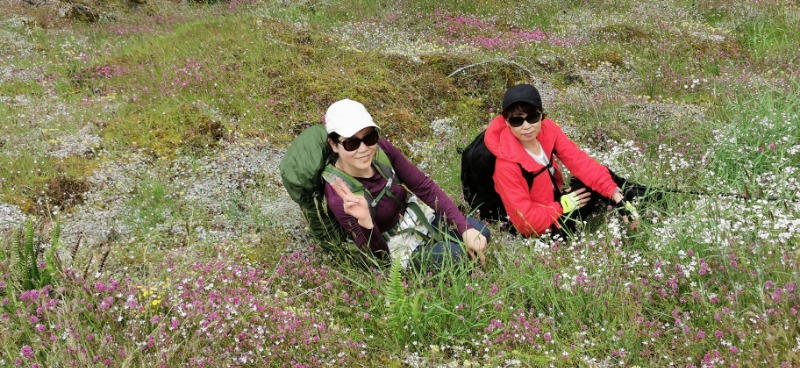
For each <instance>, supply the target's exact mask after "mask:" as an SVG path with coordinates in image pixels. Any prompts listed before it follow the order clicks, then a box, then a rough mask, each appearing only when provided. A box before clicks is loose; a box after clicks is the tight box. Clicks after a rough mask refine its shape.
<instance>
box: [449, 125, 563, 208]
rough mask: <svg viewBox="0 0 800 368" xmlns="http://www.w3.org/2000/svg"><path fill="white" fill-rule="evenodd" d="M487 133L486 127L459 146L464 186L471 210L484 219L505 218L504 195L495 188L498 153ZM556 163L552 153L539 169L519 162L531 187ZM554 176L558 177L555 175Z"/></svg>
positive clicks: (523, 174) (462, 183) (462, 184)
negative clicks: (487, 140)
mask: <svg viewBox="0 0 800 368" xmlns="http://www.w3.org/2000/svg"><path fill="white" fill-rule="evenodd" d="M485 134H486V131H485V130H484V131H482V132H481V133H480V134H478V136H477V137H475V139H474V140H472V142H471V143H470V144H469V145H468V146H467V147H466V148H464V149H461V150H459V152H460V153H461V187H462V190H463V192H464V199H465V200H466V201H467V203H468V204H469V207H470V210H471V211H473V212H478V213H479V214H480V219H482V220H487V221H503V220H505V219H506V218H507V217H508V215H507V214H506V210H505V207H504V206H503V201H502V200H501V199H500V195H499V194H497V191H495V189H494V167H495V161H496V160H497V157H495V155H494V154H493V153H492V152H491V151H489V149H488V148H487V147H486V143H484V135H485ZM553 153H555V151H553ZM552 165H553V156H552V154H551V155H550V164H549V165H547V166H546V167H544V168H542V169H541V170H539V171H537V172H535V173H532V172H530V171H527V170H525V169H524V168H522V165H521V164H519V169H520V170H521V171H522V176H523V177H524V178H525V181H526V182H527V183H528V190H530V189H531V187H532V186H533V179H534V178H535V177H537V176H539V174H541V173H543V172H545V171H548V169H549V168H550V167H552ZM548 173H549V171H548ZM550 179H551V180H554V179H553V177H552V175H551V176H550Z"/></svg>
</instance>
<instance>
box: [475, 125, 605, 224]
mask: <svg viewBox="0 0 800 368" xmlns="http://www.w3.org/2000/svg"><path fill="white" fill-rule="evenodd" d="M536 138H537V139H538V140H539V143H541V145H542V149H543V150H544V152H545V155H547V157H548V158H550V157H553V167H555V174H554V175H553V176H554V179H555V181H556V184H557V186H558V187H559V188H560V187H562V186H563V185H564V180H563V178H562V176H561V171H560V170H559V167H558V165H557V164H556V159H555V157H554V156H551V153H552V152H553V150H555V152H556V153H555V156H558V161H560V162H561V163H562V164H563V165H564V166H566V167H567V169H569V171H570V172H571V173H572V175H573V176H575V177H577V178H578V179H580V180H581V181H582V182H583V183H584V184H586V185H587V186H588V187H589V188H591V189H592V190H594V191H595V192H598V193H599V194H600V195H602V196H605V197H607V198H611V196H612V195H613V194H614V191H615V190H616V189H617V184H616V183H614V180H613V179H611V174H610V173H609V172H608V168H606V167H605V166H603V165H601V164H599V163H598V162H597V161H595V160H593V159H592V158H591V157H589V155H588V154H586V152H584V151H582V150H581V149H580V148H578V146H577V145H576V144H575V142H573V141H572V140H570V139H569V138H567V136H566V134H564V132H563V131H562V130H561V128H560V127H559V126H558V125H556V123H554V122H553V121H551V120H549V119H544V121H543V122H542V129H541V131H540V132H539V135H538V136H537V137H536ZM484 142H485V143H486V147H487V148H488V149H489V151H491V152H492V153H493V154H494V155H495V156H497V161H496V166H495V169H494V176H493V177H494V187H495V190H496V191H497V193H498V194H499V195H500V198H501V199H502V200H503V206H504V207H505V209H506V212H507V213H508V217H509V219H510V220H511V223H512V224H514V227H516V228H517V230H518V231H519V232H520V234H522V235H523V236H539V235H542V234H544V232H545V231H546V230H547V229H548V228H550V227H551V226H553V225H555V226H558V221H557V220H558V217H559V216H561V215H562V214H563V213H564V210H563V209H562V208H561V204H560V203H559V202H556V200H555V195H554V193H553V185H552V181H551V179H550V176H549V175H548V172H543V173H542V174H540V175H538V176H536V178H534V180H533V185H532V186H531V189H530V190H528V183H527V182H526V181H525V178H524V177H523V176H522V171H521V170H520V164H521V165H522V167H523V168H524V169H525V170H526V171H529V172H533V173H535V172H538V171H539V170H541V169H542V168H544V166H542V165H541V164H539V163H538V162H536V161H535V160H534V159H533V157H531V156H530V155H529V154H528V152H527V151H525V149H524V148H523V147H522V144H521V143H519V141H518V140H517V138H516V137H514V135H513V134H512V133H511V128H510V127H508V125H506V122H505V119H503V117H502V116H498V117H496V118H494V120H492V122H491V123H490V124H489V128H488V129H486V135H485V136H484Z"/></svg>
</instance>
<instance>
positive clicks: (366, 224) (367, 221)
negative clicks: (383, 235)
mask: <svg viewBox="0 0 800 368" xmlns="http://www.w3.org/2000/svg"><path fill="white" fill-rule="evenodd" d="M358 225H359V226H361V227H363V228H365V229H370V230H372V228H374V227H375V224H374V223H373V222H372V218H371V217H370V216H367V217H366V218H363V219H359V220H358Z"/></svg>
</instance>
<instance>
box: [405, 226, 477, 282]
mask: <svg viewBox="0 0 800 368" xmlns="http://www.w3.org/2000/svg"><path fill="white" fill-rule="evenodd" d="M467 222H469V224H470V226H471V227H472V228H474V229H477V230H479V231H480V232H481V234H482V235H483V236H485V237H486V242H487V243H488V242H489V239H490V232H489V228H487V227H486V225H484V223H483V222H481V221H479V220H476V219H474V218H471V217H468V218H467ZM431 225H433V227H434V228H436V229H438V230H439V233H440V234H441V235H443V236H444V235H446V236H444V238H445V239H444V240H443V241H439V242H436V241H434V240H431V241H429V242H426V243H423V244H421V245H420V246H418V247H417V249H415V250H414V252H413V253H412V254H411V265H412V267H413V268H414V269H415V270H417V271H422V270H438V269H440V268H442V266H444V265H448V264H452V265H461V264H466V263H468V262H469V260H470V258H469V255H468V254H467V249H466V245H465V244H464V242H463V240H462V239H461V234H458V231H457V230H454V229H452V228H450V226H448V225H449V224H448V223H447V222H444V223H443V221H441V217H440V216H438V215H437V216H436V218H434V220H433V223H432V224H431Z"/></svg>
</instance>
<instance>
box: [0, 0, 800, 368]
mask: <svg viewBox="0 0 800 368" xmlns="http://www.w3.org/2000/svg"><path fill="white" fill-rule="evenodd" d="M798 24H800V5H798V3H797V2H796V1H789V0H765V1H732V0H731V1H726V0H696V1H695V0H693V1H689V0H665V1H652V0H648V1H632V0H613V1H594V0H583V1H578V0H539V1H521V2H502V1H495V0H480V1H465V0H457V1H442V0H428V1H420V0H407V1H383V0H379V1H372V0H354V1H337V0H329V1H318V0H309V1H305V0H300V1H277V0H232V1H211V0H209V1H197V2H193V1H188V2H179V1H168V0H131V1H127V0H82V1H81V2H68V1H66V0H65V1H59V0H30V1H27V0H26V1H18V0H0V366H2V367H153V366H157V367H178V366H191V367H264V366H269V367H320V366H336V367H339V366H367V367H517V366H519V367H540V366H553V367H576V366H577V367H611V366H631V367H667V366H671V367H698V368H699V367H796V366H800V323H798V320H800V316H798V313H799V312H798V310H800V289H798V287H799V286H800V264H799V263H800V247H798V244H799V243H800V97H798V96H800V52H799V51H798V50H799V49H800V27H798ZM523 82H524V83H532V84H534V85H535V86H537V88H538V89H539V90H540V91H541V93H542V98H543V102H544V107H545V111H546V113H547V114H548V117H549V118H551V119H553V120H554V121H556V122H557V123H558V124H559V125H560V126H561V127H562V128H563V129H564V131H565V132H566V133H567V134H568V135H569V136H570V138H572V139H573V140H574V141H576V142H577V143H578V144H579V146H581V147H582V148H584V149H585V150H586V151H587V152H588V153H589V154H590V155H591V156H592V157H594V158H595V159H596V160H597V161H599V162H601V163H603V164H605V165H608V166H609V167H610V168H612V169H613V170H614V171H615V172H616V173H618V174H620V175H622V176H624V177H627V178H629V179H631V180H633V181H636V182H639V183H642V184H645V185H648V186H651V187H654V188H661V189H663V190H665V192H664V196H663V200H662V201H660V202H647V203H639V204H638V206H639V207H638V208H639V212H640V213H641V214H642V221H641V224H640V226H639V227H638V228H636V229H630V228H629V227H628V226H627V225H626V224H625V223H623V222H622V220H621V219H620V218H619V217H618V216H617V215H615V214H614V213H613V212H602V213H598V214H597V215H596V216H595V217H593V218H591V219H589V220H588V221H587V222H586V223H585V224H584V225H583V227H582V229H581V231H580V232H579V233H578V234H577V235H576V236H575V237H574V238H573V239H569V240H565V239H560V238H553V237H550V236H544V237H542V238H538V239H524V238H521V237H516V236H514V235H512V234H510V233H509V231H508V228H507V224H492V225H491V229H492V240H491V243H490V249H489V250H488V252H487V261H486V263H484V264H480V265H478V264H476V265H475V267H474V268H473V269H470V270H468V271H466V272H465V271H463V270H457V269H452V270H449V269H448V270H444V272H441V273H438V274H432V273H415V272H411V271H406V270H401V269H400V268H399V267H396V266H395V267H388V268H380V267H371V268H368V269H365V268H362V267H358V266H356V265H353V264H351V263H347V262H342V261H341V260H340V259H339V258H337V257H335V256H333V255H331V254H329V253H327V252H324V251H323V250H322V249H321V248H320V246H319V245H318V244H316V243H314V242H313V241H312V240H311V239H310V238H309V237H308V234H307V232H306V230H305V226H306V223H305V221H304V220H303V219H302V217H301V215H300V209H299V207H297V205H296V204H295V203H294V202H292V200H291V199H290V198H289V196H288V194H287V193H286V191H285V189H284V188H283V186H282V183H281V179H280V174H279V171H278V164H279V163H280V160H281V158H282V156H283V153H284V152H285V150H286V148H287V147H288V146H289V144H290V143H291V142H292V140H293V139H294V138H295V137H296V136H297V135H298V134H299V133H300V132H302V131H303V130H304V129H305V128H306V127H308V126H310V125H313V124H320V123H322V116H323V114H324V112H325V110H326V109H327V107H328V106H329V105H330V104H331V103H333V102H334V101H337V100H339V99H343V98H350V99H354V100H357V101H360V102H362V103H363V104H364V105H365V106H366V107H367V109H368V110H369V111H370V112H371V114H372V115H373V117H374V119H375V121H376V123H377V124H379V125H380V126H381V127H382V134H384V136H385V137H387V138H388V139H389V140H391V141H392V142H393V143H394V144H395V145H396V146H397V147H398V148H400V149H401V150H402V151H403V152H404V153H405V154H406V155H407V156H408V157H409V158H410V159H411V160H412V161H413V162H414V163H415V164H417V165H418V166H419V167H420V168H421V169H423V171H425V172H426V173H427V174H428V175H429V176H431V177H432V178H433V179H434V180H435V181H436V182H437V183H438V184H440V185H441V186H442V188H443V189H444V190H445V191H446V192H447V193H448V194H449V195H450V196H451V197H452V198H453V199H454V200H455V201H456V203H459V204H461V205H466V202H465V200H464V198H463V195H462V194H461V183H460V178H459V173H460V164H461V156H460V154H459V153H458V151H457V150H458V149H459V148H463V147H466V146H467V145H468V144H469V142H471V140H472V139H473V138H474V137H475V136H476V135H477V134H478V133H479V132H480V131H481V130H482V129H484V128H485V127H486V125H487V124H488V123H489V121H490V120H491V119H492V118H493V117H494V116H496V115H497V114H498V113H499V108H500V103H501V99H502V96H503V92H504V90H505V88H506V87H508V86H511V85H515V84H518V83H523Z"/></svg>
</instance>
